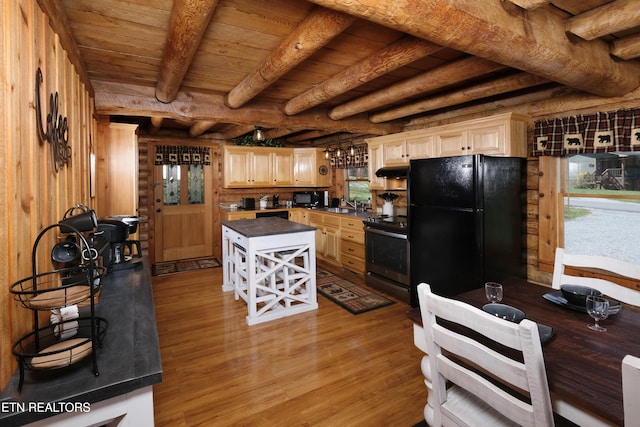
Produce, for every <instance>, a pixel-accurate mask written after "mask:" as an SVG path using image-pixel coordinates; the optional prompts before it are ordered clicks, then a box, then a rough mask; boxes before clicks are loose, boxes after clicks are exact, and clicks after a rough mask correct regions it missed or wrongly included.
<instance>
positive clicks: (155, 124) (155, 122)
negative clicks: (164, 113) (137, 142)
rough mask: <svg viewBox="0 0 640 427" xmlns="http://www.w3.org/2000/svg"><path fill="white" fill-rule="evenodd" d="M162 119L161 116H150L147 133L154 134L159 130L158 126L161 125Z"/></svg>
mask: <svg viewBox="0 0 640 427" xmlns="http://www.w3.org/2000/svg"><path fill="white" fill-rule="evenodd" d="M163 121H164V118H163V117H157V116H153V117H151V126H150V127H149V134H150V135H156V134H157V133H158V132H159V131H160V127H161V126H162V122H163Z"/></svg>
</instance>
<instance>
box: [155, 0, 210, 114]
mask: <svg viewBox="0 0 640 427" xmlns="http://www.w3.org/2000/svg"><path fill="white" fill-rule="evenodd" d="M217 5H218V0H200V1H193V0H174V2H173V9H172V10H171V18H170V20H169V31H168V35H167V42H166V44H165V47H164V55H163V56H162V64H161V65H160V72H159V74H158V82H157V84H156V98H157V99H158V101H160V102H171V101H173V100H174V99H175V97H176V95H177V93H178V90H180V85H182V81H183V79H184V76H185V75H186V74H187V71H189V68H190V67H191V62H192V61H193V56H194V55H195V53H196V51H197V50H198V47H199V46H200V42H201V41H202V37H203V36H204V33H205V30H206V29H207V26H208V25H209V21H210V20H211V17H212V16H213V12H214V11H215V9H216V6H217Z"/></svg>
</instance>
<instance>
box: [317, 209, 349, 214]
mask: <svg viewBox="0 0 640 427" xmlns="http://www.w3.org/2000/svg"><path fill="white" fill-rule="evenodd" d="M322 210H323V211H325V212H333V213H341V214H346V213H351V212H353V210H352V209H347V208H324V209H322Z"/></svg>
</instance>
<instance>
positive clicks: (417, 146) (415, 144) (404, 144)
mask: <svg viewBox="0 0 640 427" xmlns="http://www.w3.org/2000/svg"><path fill="white" fill-rule="evenodd" d="M397 135H398V136H399V137H398V138H389V139H388V140H387V141H386V142H384V143H383V147H384V149H383V159H384V160H383V163H384V166H397V165H407V164H409V161H410V160H411V159H425V158H428V157H433V136H432V135H422V134H421V133H420V132H418V133H414V132H413V131H412V132H403V133H402V134H397ZM388 137H391V135H388Z"/></svg>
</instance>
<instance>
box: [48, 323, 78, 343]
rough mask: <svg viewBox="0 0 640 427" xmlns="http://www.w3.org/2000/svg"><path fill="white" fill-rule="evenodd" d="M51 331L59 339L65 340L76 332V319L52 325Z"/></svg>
mask: <svg viewBox="0 0 640 427" xmlns="http://www.w3.org/2000/svg"><path fill="white" fill-rule="evenodd" d="M53 333H54V334H56V336H57V337H58V338H60V339H61V340H63V341H64V340H66V339H68V338H71V337H72V336H74V335H76V334H77V333H78V321H77V320H71V321H69V322H64V323H60V324H59V325H56V326H54V328H53Z"/></svg>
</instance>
